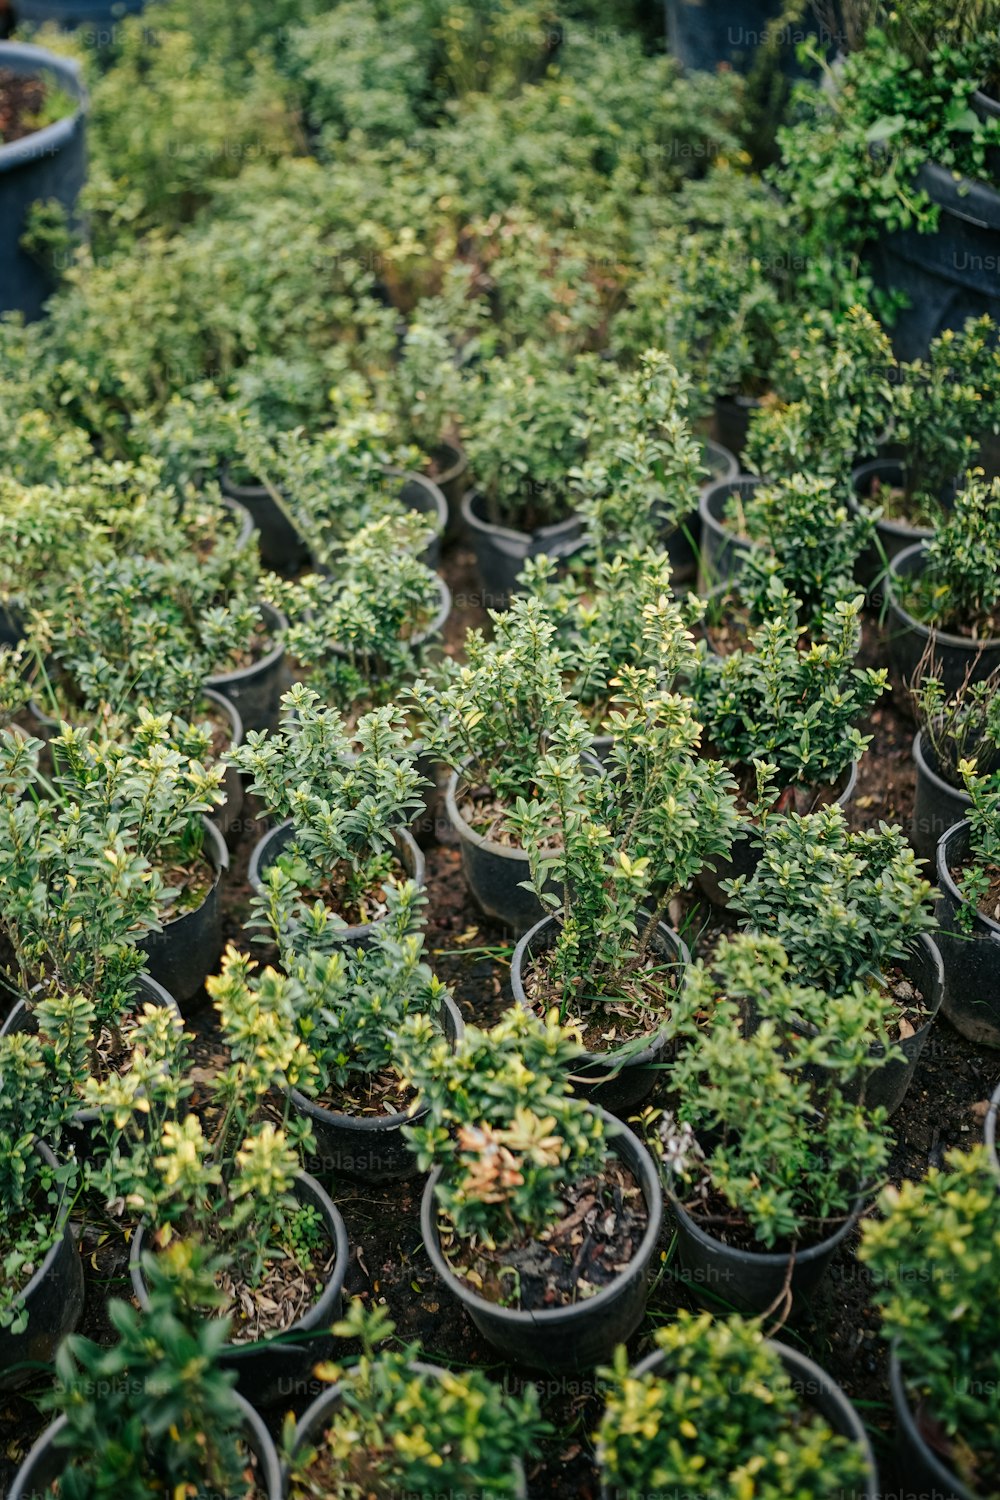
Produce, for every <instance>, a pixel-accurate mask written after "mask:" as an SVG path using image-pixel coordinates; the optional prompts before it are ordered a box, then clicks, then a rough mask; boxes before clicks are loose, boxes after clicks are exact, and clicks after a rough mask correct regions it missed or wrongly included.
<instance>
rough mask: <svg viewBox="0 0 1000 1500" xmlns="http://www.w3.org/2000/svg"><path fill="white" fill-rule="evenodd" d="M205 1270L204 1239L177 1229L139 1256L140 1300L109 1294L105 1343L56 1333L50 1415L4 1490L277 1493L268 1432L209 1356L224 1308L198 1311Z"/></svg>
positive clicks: (224, 1496)
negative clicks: (110, 1337) (143, 1290)
mask: <svg viewBox="0 0 1000 1500" xmlns="http://www.w3.org/2000/svg"><path fill="white" fill-rule="evenodd" d="M212 1271H213V1267H212V1263H211V1261H210V1260H209V1258H208V1255H207V1253H206V1252H205V1251H204V1250H203V1249H202V1248H201V1247H199V1246H198V1245H196V1244H193V1243H189V1242H187V1241H184V1240H178V1241H177V1242H176V1243H175V1244H173V1245H171V1246H170V1247H169V1248H168V1249H166V1250H164V1251H162V1252H161V1253H160V1254H159V1255H147V1256H146V1259H145V1275H146V1276H147V1278H148V1284H149V1297H148V1306H147V1307H146V1309H145V1310H144V1311H142V1312H136V1310H135V1308H134V1307H132V1306H131V1304H130V1303H128V1302H125V1301H123V1300H120V1299H115V1300H114V1301H113V1302H111V1303H110V1305H109V1309H108V1312H109V1317H110V1319H111V1323H112V1326H113V1328H114V1330H115V1333H116V1334H117V1340H116V1342H115V1343H114V1344H113V1345H112V1346H111V1347H110V1348H106V1347H102V1345H100V1344H96V1343H94V1342H93V1341H92V1340H91V1339H88V1338H83V1337H82V1336H79V1335H74V1336H72V1337H71V1338H68V1339H67V1340H66V1341H65V1343H64V1344H63V1345H62V1347H61V1348H60V1350H59V1353H58V1355H57V1358H56V1373H57V1377H58V1385H57V1386H56V1388H55V1390H54V1391H52V1392H51V1394H49V1395H48V1396H47V1398H46V1400H45V1405H46V1407H47V1409H48V1410H49V1411H50V1412H57V1413H59V1415H58V1416H57V1418H56V1420H55V1421H54V1422H53V1423H52V1424H51V1425H50V1426H49V1427H47V1428H46V1430H45V1432H44V1433H43V1434H42V1436H41V1437H40V1438H39V1440H38V1441H37V1443H36V1444H35V1446H34V1447H33V1448H32V1450H31V1452H30V1453H29V1454H28V1456H27V1458H26V1459H25V1461H24V1463H23V1464H22V1465H21V1468H20V1470H19V1472H18V1475H17V1478H16V1479H15V1481H14V1485H13V1488H12V1490H11V1492H10V1493H11V1496H12V1497H13V1496H17V1497H18V1500H32V1497H34V1496H37V1495H41V1494H49V1493H51V1492H53V1491H54V1492H57V1493H58V1494H60V1495H65V1496H67V1500H68V1497H70V1496H83V1495H112V1494H115V1495H120V1496H122V1497H123V1500H125V1497H136V1500H138V1497H139V1496H140V1495H149V1494H153V1493H156V1492H157V1491H164V1492H167V1493H171V1494H177V1493H188V1494H198V1495H204V1494H212V1495H217V1496H219V1497H220V1500H241V1497H243V1496H247V1495H254V1496H260V1497H262V1500H265V1497H266V1500H279V1497H280V1496H281V1494H282V1485H281V1467H280V1464H279V1462H278V1455H277V1453H276V1452H275V1448H274V1443H273V1442H272V1440H271V1437H270V1435H269V1433H268V1431H267V1428H266V1427H265V1426H264V1423H263V1422H262V1421H261V1419H260V1417H259V1416H258V1415H257V1413H256V1412H255V1411H254V1409H253V1407H252V1406H251V1405H250V1404H249V1402H247V1401H245V1400H244V1399H243V1397H241V1396H239V1395H237V1393H236V1392H235V1391H234V1390H233V1383H234V1380H235V1376H234V1375H233V1374H232V1372H231V1371H227V1370H224V1369H222V1368H220V1365H219V1362H218V1353H219V1349H220V1347H222V1346H223V1344H224V1342H225V1337H226V1333H227V1330H228V1328H229V1319H227V1318H222V1319H220V1320H213V1319H208V1320H206V1319H205V1317H204V1315H203V1311H202V1309H203V1308H204V1307H205V1305H206V1304H208V1305H211V1304H212V1303H213V1302H218V1300H219V1293H218V1290H217V1288H216V1285H215V1281H214V1279H213V1274H212Z"/></svg>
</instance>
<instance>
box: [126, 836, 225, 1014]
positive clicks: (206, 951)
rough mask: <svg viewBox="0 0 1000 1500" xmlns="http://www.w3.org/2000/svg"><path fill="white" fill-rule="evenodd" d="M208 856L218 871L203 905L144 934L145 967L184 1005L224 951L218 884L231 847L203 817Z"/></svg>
mask: <svg viewBox="0 0 1000 1500" xmlns="http://www.w3.org/2000/svg"><path fill="white" fill-rule="evenodd" d="M202 823H203V825H204V828H205V847H204V853H205V857H206V859H207V860H208V861H209V862H210V864H211V866H212V868H213V870H214V871H215V878H214V880H213V882H212V888H211V890H210V891H209V892H208V894H207V896H206V897H205V899H204V901H203V902H202V903H201V905H200V906H197V907H195V909H194V910H193V911H186V912H184V913H183V915H182V916H179V917H176V918H175V919H174V921H172V922H164V924H163V927H162V928H161V930H160V931H159V932H148V933H145V934H144V936H143V938H142V942H141V944H140V946H141V948H142V949H143V951H144V952H145V954H146V968H147V969H148V970H149V973H150V974H151V976H152V977H153V979H155V980H156V982H157V984H162V986H163V988H164V989H165V990H168V991H169V992H170V994H171V995H173V996H174V998H175V1000H177V1001H178V1002H179V1003H180V1004H181V1005H182V1006H183V1005H185V1004H186V1003H187V1002H188V1001H190V1000H192V999H193V998H194V996H195V995H197V993H198V991H199V990H200V989H201V987H202V985H203V984H204V983H205V980H206V978H207V977H208V975H209V974H211V973H213V972H214V970H215V967H216V965H217V963H218V962H219V956H220V955H221V953H222V895H221V892H220V890H219V885H220V882H221V880H222V877H223V875H224V874H225V872H226V870H228V869H229V850H228V849H227V848H226V841H225V839H224V838H223V837H222V834H221V833H220V832H219V830H218V828H217V827H216V826H215V824H214V823H212V822H210V821H209V819H208V818H202Z"/></svg>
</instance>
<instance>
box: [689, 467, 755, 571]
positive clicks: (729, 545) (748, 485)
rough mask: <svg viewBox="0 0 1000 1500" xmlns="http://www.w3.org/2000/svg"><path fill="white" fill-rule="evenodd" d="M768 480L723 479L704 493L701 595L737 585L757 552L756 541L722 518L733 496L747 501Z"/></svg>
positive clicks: (704, 490) (700, 508)
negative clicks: (750, 559)
mask: <svg viewBox="0 0 1000 1500" xmlns="http://www.w3.org/2000/svg"><path fill="white" fill-rule="evenodd" d="M764 483H765V481H764V480H763V479H751V478H749V477H747V476H746V475H740V476H737V477H736V478H735V479H723V480H720V481H719V483H718V484H710V485H707V486H706V487H705V489H703V490H702V492H701V499H700V500H699V502H698V513H699V517H700V520H701V555H700V557H699V559H698V592H699V594H708V593H710V592H711V590H712V589H714V588H716V587H717V586H718V585H719V584H722V583H734V582H735V581H736V580H737V579H738V578H739V576H740V574H741V573H742V571H743V569H744V568H745V567H746V561H747V558H748V557H749V556H750V553H751V552H753V551H755V550H757V549H756V547H755V544H754V543H753V542H750V541H747V540H746V538H744V537H739V536H737V535H736V533H735V532H734V531H733V529H732V527H731V526H729V525H727V524H726V522H725V521H724V519H723V517H724V515H725V510H726V504H727V502H728V501H729V498H730V496H732V495H739V497H740V499H741V500H748V499H749V498H750V496H751V495H752V494H753V492H754V491H755V490H757V489H760V488H761V487H762V486H763V484H764Z"/></svg>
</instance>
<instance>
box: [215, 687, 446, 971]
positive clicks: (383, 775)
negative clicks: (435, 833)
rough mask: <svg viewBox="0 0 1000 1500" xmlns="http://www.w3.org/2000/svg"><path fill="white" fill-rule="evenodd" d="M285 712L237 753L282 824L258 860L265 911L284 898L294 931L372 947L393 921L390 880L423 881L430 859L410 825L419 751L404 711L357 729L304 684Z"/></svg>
mask: <svg viewBox="0 0 1000 1500" xmlns="http://www.w3.org/2000/svg"><path fill="white" fill-rule="evenodd" d="M281 706H282V707H281V728H280V729H279V730H277V731H276V732H275V733H273V734H267V733H266V732H262V733H260V734H254V733H251V734H249V735H247V742H246V744H245V745H242V746H241V747H240V748H239V749H238V750H237V751H235V752H234V753H233V757H232V759H233V762H234V764H235V765H237V766H238V767H239V769H240V770H241V771H242V772H243V773H244V774H245V775H247V776H249V777H251V778H252V780H251V784H250V790H251V792H252V793H253V795H254V796H256V797H260V798H261V799H262V801H263V802H264V805H265V806H266V808H267V809H268V812H269V813H270V814H271V815H272V816H273V817H277V818H279V819H281V820H282V821H280V822H279V823H278V825H277V826H276V827H275V828H272V830H271V832H270V833H267V834H265V835H264V837H263V839H261V840H260V842H259V843H258V844H257V845H256V847H255V849H254V851H253V853H252V855H251V858H250V868H249V872H248V879H249V881H250V884H251V885H252V886H253V888H254V890H255V891H257V893H258V897H257V902H256V905H257V908H258V910H259V911H262V912H264V913H266V912H267V911H268V910H269V909H270V905H271V903H273V902H274V901H275V900H276V899H278V897H279V896H280V899H281V901H282V903H283V905H282V909H283V911H284V913H285V916H284V918H283V921H284V922H286V923H287V925H288V930H289V931H293V930H298V929H306V928H307V927H308V928H309V929H310V930H312V931H315V930H316V928H317V924H318V923H322V925H323V926H324V928H325V931H326V932H327V935H328V941H329V942H331V943H333V944H334V945H337V946H339V945H342V944H354V943H362V944H364V943H367V942H370V941H371V939H372V936H373V929H374V927H375V926H376V925H377V924H378V923H379V922H380V921H382V920H384V918H385V916H386V910H387V909H386V901H385V892H386V882H387V881H388V880H389V879H390V878H398V877H401V876H402V877H404V878H405V876H409V877H410V878H411V879H412V880H413V881H414V883H415V884H416V885H417V886H418V887H419V886H422V885H423V875H424V860H423V855H422V854H421V853H420V850H419V849H418V848H417V845H416V843H415V842H414V840H413V837H412V835H411V834H410V833H409V832H408V831H407V828H406V824H407V823H408V822H409V821H410V819H411V817H412V813H413V810H414V808H416V807H417V806H419V801H420V799H419V795H418V790H419V787H420V784H421V777H420V774H419V772H418V771H417V769H416V756H417V747H416V745H415V744H414V742H413V740H412V739H411V738H410V735H409V732H408V730H407V729H406V726H405V721H404V717H403V714H402V712H401V711H400V710H399V709H398V708H394V707H390V706H387V707H385V708H376V709H372V710H371V712H370V713H367V714H363V715H362V716H361V718H360V719H359V720H358V722H357V724H356V725H355V727H354V729H353V730H348V728H347V726H346V724H345V722H344V719H343V718H342V716H341V715H340V714H339V713H338V712H337V710H336V709H335V708H328V707H326V706H325V705H324V704H322V703H321V702H320V698H319V694H318V693H316V692H314V691H313V689H312V688H310V687H306V686H305V684H303V683H296V684H295V686H294V687H292V688H290V689H289V691H288V692H287V693H285V694H284V695H283V697H282V700H281ZM293 766H294V767H295V779H292V778H291V777H290V774H289V772H290V768H291V767H293ZM317 904H318V905H319V906H320V907H322V908H324V909H325V912H326V915H325V916H323V914H322V913H319V914H318V915H317V914H316V912H315V907H316V905H317ZM311 914H312V915H311Z"/></svg>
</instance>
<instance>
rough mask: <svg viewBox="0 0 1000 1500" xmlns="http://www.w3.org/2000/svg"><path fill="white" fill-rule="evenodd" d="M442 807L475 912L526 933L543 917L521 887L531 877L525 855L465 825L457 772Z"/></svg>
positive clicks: (529, 893)
mask: <svg viewBox="0 0 1000 1500" xmlns="http://www.w3.org/2000/svg"><path fill="white" fill-rule="evenodd" d="M444 805H445V811H446V812H447V815H448V822H449V823H450V825H451V827H452V828H453V829H454V830H455V832H456V833H457V834H458V840H459V844H460V846H461V850H462V874H463V875H464V877H465V883H466V885H467V886H468V887H469V891H470V894H471V895H472V898H473V900H474V901H475V903H476V905H477V906H478V907H479V910H480V911H481V912H482V913H483V915H484V916H486V917H489V919H490V921H491V922H496V923H497V924H498V925H499V926H500V927H503V928H505V929H506V930H507V931H509V932H512V933H515V934H518V935H519V934H521V933H523V932H527V931H528V929H529V927H534V926H535V924H536V923H537V922H540V921H541V919H542V917H543V916H544V915H545V911H544V909H543V907H542V903H541V902H540V901H539V899H538V897H537V896H536V895H535V893H534V891H526V890H524V889H523V888H522V885H521V882H522V881H524V880H529V879H530V878H531V870H530V863H529V860H528V856H527V854H526V853H525V852H524V850H523V849H509V848H508V847H507V846H506V845H505V844H495V843H494V842H493V840H492V839H486V838H483V836H482V834H480V833H477V832H476V830H475V829H474V828H473V827H471V825H470V824H469V823H467V822H466V820H465V819H464V818H463V817H462V814H461V811H460V810H459V806H458V772H457V771H452V772H451V774H450V776H449V777H448V782H447V785H446V786H445V793H444Z"/></svg>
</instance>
